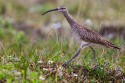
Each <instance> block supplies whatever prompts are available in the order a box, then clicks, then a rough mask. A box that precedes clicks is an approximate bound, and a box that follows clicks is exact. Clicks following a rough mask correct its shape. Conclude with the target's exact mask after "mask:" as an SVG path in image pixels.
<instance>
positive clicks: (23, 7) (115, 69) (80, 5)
mask: <svg viewBox="0 0 125 83" xmlns="http://www.w3.org/2000/svg"><path fill="white" fill-rule="evenodd" d="M124 4H125V0H0V83H5V82H7V83H12V82H15V83H41V82H45V83H46V82H47V83H50V82H52V81H53V83H58V82H64V83H67V82H83V78H82V76H84V74H83V73H81V72H84V73H85V72H88V73H87V75H86V74H85V75H86V77H85V79H84V81H85V82H91V83H96V82H105V83H106V82H110V81H111V82H116V81H117V82H123V81H125V80H124V77H125V73H124V72H125V56H124V55H125V50H124V49H125V46H124V44H125V43H124V42H125V7H124ZM62 5H63V6H65V7H67V9H68V10H69V12H70V14H71V15H72V16H73V17H74V18H75V19H76V20H77V21H79V22H80V23H81V24H83V23H85V24H87V25H88V26H90V28H91V29H93V30H95V31H97V32H99V33H100V34H101V35H102V36H103V37H105V38H106V39H108V40H110V41H112V42H113V43H115V44H117V45H119V46H120V47H121V48H122V50H121V51H120V54H119V53H118V52H116V51H114V50H111V49H107V48H104V47H102V48H101V49H100V47H94V48H95V49H96V53H97V63H96V65H97V67H94V68H93V65H94V63H95V62H94V60H93V54H92V52H91V50H90V49H88V48H86V49H84V50H83V51H82V52H81V54H80V56H79V57H78V58H76V59H75V60H73V61H72V62H71V64H72V65H74V66H73V68H72V67H71V68H68V69H65V70H62V69H61V70H60V67H61V64H63V63H64V62H66V61H67V60H68V59H70V58H71V57H72V55H73V54H74V53H75V52H76V50H77V48H78V47H79V46H78V45H77V43H75V42H74V41H73V39H72V36H71V30H70V26H69V24H68V22H67V21H66V19H65V18H64V16H63V15H62V14H61V13H59V12H51V13H48V14H46V15H44V16H42V13H44V12H45V11H47V10H49V9H53V8H56V7H58V6H62ZM79 66H80V68H79ZM77 67H78V69H77V70H79V72H78V71H76V70H75V68H77ZM49 68H50V69H49ZM51 68H53V69H55V70H53V69H52V70H51ZM84 69H85V70H84ZM64 72H65V73H64ZM74 72H76V74H78V77H77V76H76V77H75V76H74ZM60 73H63V75H62V74H60Z"/></svg>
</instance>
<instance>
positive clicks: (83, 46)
mask: <svg viewBox="0 0 125 83" xmlns="http://www.w3.org/2000/svg"><path fill="white" fill-rule="evenodd" d="M87 45H88V44H85V45H83V44H81V46H80V48H79V50H78V51H77V53H76V54H75V55H74V56H73V57H72V58H71V59H70V60H68V61H67V62H66V63H64V64H63V66H65V65H66V64H68V63H70V62H71V61H72V60H73V59H74V58H76V57H77V56H78V55H79V53H80V51H81V49H82V48H83V47H84V46H87Z"/></svg>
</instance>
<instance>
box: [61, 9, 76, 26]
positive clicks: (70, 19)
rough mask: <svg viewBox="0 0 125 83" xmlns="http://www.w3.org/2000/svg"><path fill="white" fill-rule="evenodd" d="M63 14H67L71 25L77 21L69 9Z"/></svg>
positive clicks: (66, 16)
mask: <svg viewBox="0 0 125 83" xmlns="http://www.w3.org/2000/svg"><path fill="white" fill-rule="evenodd" d="M63 15H64V16H65V18H66V20H67V21H68V22H69V24H70V26H72V25H73V24H74V23H76V20H75V19H74V18H73V17H72V16H71V15H70V14H69V12H68V11H66V12H63Z"/></svg>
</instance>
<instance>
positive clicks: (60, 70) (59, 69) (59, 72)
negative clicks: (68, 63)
mask: <svg viewBox="0 0 125 83" xmlns="http://www.w3.org/2000/svg"><path fill="white" fill-rule="evenodd" d="M58 75H59V76H60V77H61V76H63V67H59V68H58Z"/></svg>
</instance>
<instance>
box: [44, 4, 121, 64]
mask: <svg viewBox="0 0 125 83" xmlns="http://www.w3.org/2000/svg"><path fill="white" fill-rule="evenodd" d="M52 11H58V12H61V13H62V14H63V15H64V17H65V18H66V20H67V21H68V23H69V25H70V27H71V31H72V35H73V38H74V39H75V40H76V41H77V42H78V43H79V44H80V47H79V49H78V51H77V52H76V53H75V54H74V55H73V57H72V58H71V59H69V60H68V61H67V62H65V63H64V64H63V66H66V65H67V64H68V63H70V62H71V61H72V60H73V59H74V58H76V57H77V56H78V55H79V53H80V51H81V50H82V49H83V48H85V47H90V49H91V50H92V52H93V54H94V60H95V61H96V51H95V49H94V48H93V47H92V45H94V44H97V45H102V46H105V47H107V48H111V49H114V50H120V47H119V46H117V45H115V44H113V43H112V42H110V41H108V40H106V39H105V38H103V37H102V36H101V35H100V34H99V33H98V32H96V31H94V30H92V29H90V28H89V27H88V26H86V25H85V24H80V23H79V22H78V21H76V20H75V19H74V18H73V17H72V16H71V15H70V14H69V12H68V10H67V8H66V7H65V6H59V7H57V8H54V9H51V10H48V11H46V12H44V13H43V14H42V15H45V14H46V13H48V12H52Z"/></svg>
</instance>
